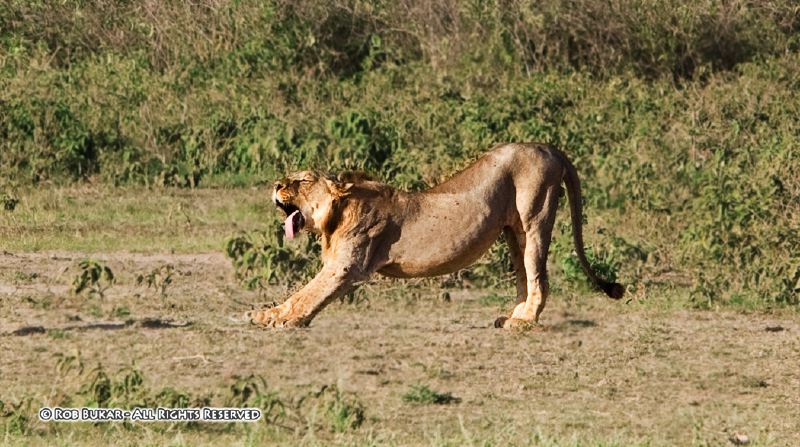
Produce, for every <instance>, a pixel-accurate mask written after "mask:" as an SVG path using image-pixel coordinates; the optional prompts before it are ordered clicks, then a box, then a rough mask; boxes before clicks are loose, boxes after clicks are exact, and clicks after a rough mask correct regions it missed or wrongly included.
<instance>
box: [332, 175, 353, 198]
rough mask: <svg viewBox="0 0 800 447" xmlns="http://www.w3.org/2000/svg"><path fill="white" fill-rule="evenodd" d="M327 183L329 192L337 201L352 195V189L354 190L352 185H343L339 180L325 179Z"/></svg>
mask: <svg viewBox="0 0 800 447" xmlns="http://www.w3.org/2000/svg"><path fill="white" fill-rule="evenodd" d="M325 183H326V184H327V185H328V190H329V191H330V192H331V194H333V196H334V197H335V198H337V199H340V198H342V197H347V196H348V195H350V189H352V188H353V184H352V183H343V182H340V181H338V180H331V179H329V178H326V179H325Z"/></svg>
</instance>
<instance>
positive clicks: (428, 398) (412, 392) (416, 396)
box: [403, 385, 461, 405]
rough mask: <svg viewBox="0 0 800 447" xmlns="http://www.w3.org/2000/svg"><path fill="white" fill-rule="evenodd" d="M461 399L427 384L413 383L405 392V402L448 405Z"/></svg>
mask: <svg viewBox="0 0 800 447" xmlns="http://www.w3.org/2000/svg"><path fill="white" fill-rule="evenodd" d="M460 401H461V399H459V398H458V397H455V396H453V395H452V394H451V393H440V392H438V391H434V390H432V389H430V388H428V386H427V385H412V386H411V389H409V390H408V391H407V392H406V393H405V394H403V402H411V403H416V404H425V405H431V404H434V405H447V404H452V403H458V402H460Z"/></svg>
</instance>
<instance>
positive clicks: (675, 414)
mask: <svg viewBox="0 0 800 447" xmlns="http://www.w3.org/2000/svg"><path fill="white" fill-rule="evenodd" d="M22 199H23V200H22V201H21V202H20V205H19V207H18V208H17V210H16V211H14V212H13V213H2V214H0V218H1V219H2V221H0V225H1V227H0V228H2V232H1V233H0V246H1V247H3V248H4V251H3V252H2V254H0V297H2V299H0V315H2V320H1V321H2V325H1V326H2V327H0V333H2V334H3V335H0V347H1V348H2V352H3V353H4V354H3V358H4V360H3V362H2V364H1V366H0V389H2V390H3V391H2V395H1V396H0V401H2V402H3V407H2V408H0V415H2V416H1V418H0V421H2V424H3V425H2V426H3V428H4V431H3V432H2V433H0V437H1V438H2V442H3V443H5V444H25V445H53V444H62V445H73V444H97V443H101V442H102V443H108V444H117V445H141V444H147V445H162V444H171V445H198V444H200V445H204V444H205V445H219V444H234V445H260V444H262V443H270V444H284V445H297V444H304V445H323V444H325V445H327V444H350V445H364V444H374V445H386V444H390V445H419V444H424V445H546V446H549V445H604V446H605V445H725V444H729V443H730V441H729V438H731V437H732V436H735V435H736V434H738V435H739V436H741V435H745V436H747V437H748V439H749V440H750V444H751V445H777V446H782V445H797V444H798V443H800V436H798V433H800V424H799V423H798V421H797V418H796V417H795V412H796V411H795V410H796V408H798V405H800V396H798V394H797V389H798V387H800V373H798V370H797V368H796V361H797V358H798V355H800V339H799V338H798V337H797V334H798V332H800V318H798V315H797V313H796V311H795V310H793V308H777V309H772V310H765V309H761V310H759V311H753V310H747V309H746V308H742V309H739V310H736V308H735V307H728V308H726V309H723V310H717V311H707V310H691V308H689V307H687V306H686V304H687V303H688V302H689V300H688V298H687V297H686V293H687V292H686V290H685V288H683V287H681V286H680V285H679V284H680V281H672V280H669V279H665V280H664V281H663V284H662V285H660V286H658V285H653V286H652V287H650V288H647V289H641V288H640V289H637V290H636V291H634V292H633V293H632V294H631V295H630V296H631V299H630V300H628V301H627V302H612V301H609V300H606V299H604V298H603V297H601V296H600V295H599V294H596V293H588V292H581V291H580V290H575V289H573V288H571V287H567V286H566V285H565V283H564V281H563V278H561V277H560V276H559V275H555V278H554V279H553V282H554V287H553V288H554V293H553V296H552V298H551V300H550V303H549V305H548V308H547V309H546V311H545V314H544V316H543V322H544V327H543V330H542V331H537V332H517V333H513V332H505V331H501V330H496V329H494V328H493V327H491V326H492V322H493V321H494V319H495V318H496V317H497V316H499V315H501V314H502V313H505V312H507V311H508V310H509V309H510V307H511V303H510V302H509V300H510V289H508V288H504V287H500V288H497V289H477V288H462V287H453V286H452V285H451V286H450V288H445V289H443V287H444V286H445V284H442V287H440V285H439V284H437V282H431V281H426V282H395V281H377V282H375V283H374V284H368V285H366V286H365V287H364V289H365V291H366V293H364V294H362V295H360V296H361V297H364V298H366V300H360V301H357V302H355V303H349V304H348V303H336V304H333V305H331V306H330V307H329V308H328V309H326V310H325V311H324V312H322V313H321V314H320V316H319V317H318V318H317V319H316V320H314V323H313V324H312V326H311V328H309V329H304V330H288V331H263V330H258V329H254V328H251V327H250V326H248V325H246V324H242V323H241V322H240V321H239V320H238V317H239V316H240V315H241V313H242V312H243V311H244V310H246V309H249V308H250V306H253V305H260V304H261V303H264V302H270V301H273V300H280V299H282V298H283V297H284V296H285V294H286V290H285V289H283V288H280V287H276V288H271V289H266V290H262V291H246V290H243V289H242V288H241V286H240V284H239V281H238V280H237V279H236V278H235V277H234V274H233V269H232V268H231V266H230V263H229V261H228V260H227V259H225V258H224V256H223V255H222V254H221V252H222V246H223V244H224V240H225V239H226V238H227V237H229V236H231V235H232V234H234V233H236V232H237V231H238V230H239V229H253V228H261V227H263V224H261V222H264V221H269V220H270V219H272V213H273V211H272V210H271V209H265V208H264V206H265V205H264V200H263V194H261V193H259V191H258V190H179V191H176V190H170V189H167V190H161V189H156V190H147V189H109V188H94V187H91V188H90V187H86V188H78V189H56V190H52V189H51V190H48V189H43V190H31V191H29V192H27V193H25V195H23V197H22ZM232 216H233V217H235V219H234V218H233V217H232ZM561 218H563V216H561ZM234 220H235V221H237V222H238V223H237V225H236V226H234V225H233V224H232V223H230V222H233V221H234ZM173 251H174V252H173ZM86 257H91V258H95V259H98V260H99V261H100V262H102V263H103V264H105V265H107V266H108V267H110V268H111V270H112V271H113V272H114V274H115V276H116V283H115V284H114V285H112V286H111V287H110V288H108V289H107V290H105V291H104V294H103V297H100V296H94V297H88V296H84V295H81V296H76V295H74V294H73V293H72V292H71V289H72V284H73V279H74V278H75V277H76V276H77V275H78V274H79V273H80V269H79V267H78V262H79V261H80V260H82V259H84V258H86ZM167 265H170V266H171V269H170V270H165V268H166V266H167ZM153 272H156V273H159V274H160V275H161V276H153V277H152V278H153V281H152V284H151V285H150V286H148V282H147V280H144V281H137V279H138V277H142V278H147V277H148V275H150V274H151V273H153ZM167 276H168V277H169V280H168V281H165V278H166V277H167ZM623 279H624V278H623ZM162 286H163V288H162ZM443 291H446V292H448V293H449V296H450V300H445V299H443V295H442V292H443ZM98 322H104V325H98V324H97V323H98ZM125 322H127V323H125ZM25 327H28V328H34V329H29V330H28V332H27V334H26V335H11V334H12V333H13V331H15V330H19V329H20V328H25ZM104 390H105V391H104ZM448 396H449V397H448ZM142 403H146V404H148V405H163V406H176V405H178V404H180V403H183V404H188V405H199V404H211V405H215V406H223V405H230V406H259V407H261V408H264V409H265V412H266V414H267V415H268V416H269V417H268V421H262V422H259V423H257V424H252V425H249V424H236V425H203V424H199V425H185V424H173V425H170V424H134V425H123V424H116V423H110V424H97V425H92V424H86V423H78V424H66V423H62V424H55V423H44V422H41V421H38V419H37V417H36V411H38V408H39V407H40V406H42V405H51V406H52V405H63V406H82V405H84V404H94V405H98V404H101V405H104V406H109V407H113V406H120V407H122V406H132V405H136V404H142ZM266 409H270V411H266Z"/></svg>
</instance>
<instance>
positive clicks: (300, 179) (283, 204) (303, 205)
mask: <svg viewBox="0 0 800 447" xmlns="http://www.w3.org/2000/svg"><path fill="white" fill-rule="evenodd" d="M350 186H352V184H349V183H348V184H345V183H343V182H340V181H339V180H335V179H333V178H330V177H327V176H324V175H322V174H320V173H318V172H314V171H301V172H295V173H293V174H289V175H288V176H286V177H284V178H283V179H282V180H279V181H277V182H275V185H274V190H273V194H272V200H273V201H274V202H275V205H277V206H278V207H279V208H280V209H282V210H283V212H284V213H286V220H285V221H284V225H283V227H284V232H285V233H286V237H287V238H289V239H292V238H294V236H295V235H296V234H297V233H299V232H300V231H301V230H306V231H311V232H313V233H321V232H322V231H323V228H325V224H326V221H327V219H328V217H329V216H330V214H331V211H332V209H333V206H334V204H335V203H336V201H337V200H339V199H341V198H342V197H344V196H345V195H347V191H348V189H349V187H350Z"/></svg>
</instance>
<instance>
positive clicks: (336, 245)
mask: <svg viewBox="0 0 800 447" xmlns="http://www.w3.org/2000/svg"><path fill="white" fill-rule="evenodd" d="M562 181H563V182H564V183H565V184H566V189H567V194H568V197H569V204H570V211H571V217H572V230H573V231H572V233H573V240H574V244H575V251H576V253H577V256H578V260H579V262H580V265H581V267H582V268H583V271H584V272H585V273H586V275H587V276H588V277H589V279H590V280H591V282H592V283H593V284H594V285H595V286H596V287H597V288H598V289H600V290H602V291H603V292H605V293H606V294H607V295H608V296H609V297H611V298H614V299H619V298H621V297H622V295H623V292H624V289H623V287H622V285H620V284H618V283H615V282H607V281H604V280H602V279H600V278H599V277H598V276H597V275H596V274H595V273H594V272H593V271H592V269H591V267H590V265H589V262H588V261H587V259H586V255H585V253H584V246H583V236H582V229H581V225H582V214H581V213H582V212H581V192H580V181H579V180H578V174H577V172H576V170H575V167H574V166H573V165H572V163H571V162H570V161H569V160H568V159H567V157H566V155H564V153H562V152H561V151H560V150H558V149H556V148H554V147H551V146H549V145H546V144H538V143H516V144H515V143H508V144H500V145H496V146H494V147H493V148H492V149H490V150H489V151H488V152H487V153H485V154H484V155H483V156H481V157H480V158H479V159H478V160H477V161H475V162H474V163H472V164H471V165H470V166H469V167H467V168H466V169H464V170H463V171H461V172H460V173H458V174H456V175H455V176H453V177H452V178H450V179H449V180H447V181H445V182H444V183H441V184H439V185H437V186H435V187H433V188H430V189H428V190H425V191H420V192H405V191H400V190H397V189H395V188H392V187H390V186H388V185H386V184H383V183H380V182H377V181H374V180H372V179H370V178H368V177H366V176H364V175H360V174H355V175H340V176H339V177H332V176H326V175H322V174H320V173H318V172H314V171H303V172H298V173H294V174H290V175H289V176H287V177H285V178H284V179H282V180H280V181H277V182H275V184H274V190H273V196H272V199H273V201H274V203H275V205H276V206H277V207H278V208H280V209H282V210H283V212H284V213H285V214H286V218H285V221H284V231H285V233H286V237H287V238H289V239H291V238H293V237H294V236H295V235H296V234H297V233H298V232H300V231H307V232H311V233H316V234H317V235H319V236H320V239H321V245H322V263H323V266H322V268H321V270H320V271H319V273H318V274H317V275H316V276H315V277H314V278H313V279H312V280H311V281H310V282H309V283H308V284H306V285H305V287H303V288H302V289H300V290H299V291H298V292H296V293H294V294H293V295H291V296H290V297H289V298H288V299H287V300H286V301H285V302H284V303H283V304H280V305H278V306H275V307H272V308H267V309H260V310H254V311H251V312H248V313H247V314H246V318H248V319H249V320H250V321H251V322H252V323H254V324H256V325H260V326H265V327H299V326H307V325H308V324H309V323H310V322H311V320H312V319H313V318H314V316H315V315H317V313H318V312H319V311H320V310H322V309H323V308H324V307H325V305H327V304H328V303H330V302H331V301H332V300H333V299H334V298H336V297H339V296H341V295H343V294H345V293H347V292H348V291H349V290H350V289H351V288H352V287H353V285H354V283H356V282H359V281H364V280H366V279H367V278H369V276H370V275H372V274H373V273H376V272H377V273H379V274H381V275H385V276H389V277H394V278H414V277H422V276H438V275H444V274H448V273H452V272H455V271H457V270H459V269H462V268H465V267H468V266H469V265H470V264H472V263H473V262H475V261H476V260H477V259H478V258H479V257H480V256H481V255H482V254H483V253H485V252H486V251H487V250H488V249H489V247H490V246H491V245H492V244H493V243H494V242H495V241H496V240H497V239H498V237H499V235H500V234H501V232H502V233H503V234H504V235H505V239H506V241H507V242H508V244H509V248H510V250H509V251H510V257H511V261H512V263H513V267H514V270H515V272H516V295H517V296H516V298H517V303H518V304H516V306H515V307H514V309H513V310H512V311H511V314H510V316H508V317H506V316H502V317H500V318H498V319H497V320H496V321H495V326H496V327H502V328H514V327H521V326H523V325H537V324H538V322H539V317H540V315H541V313H542V311H543V310H544V307H545V303H546V302H547V297H548V293H549V290H548V281H547V270H546V268H547V253H548V249H549V246H550V239H551V235H552V231H553V225H554V223H555V217H556V210H557V208H558V199H559V196H560V195H561V192H562V189H561V182H562Z"/></svg>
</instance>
